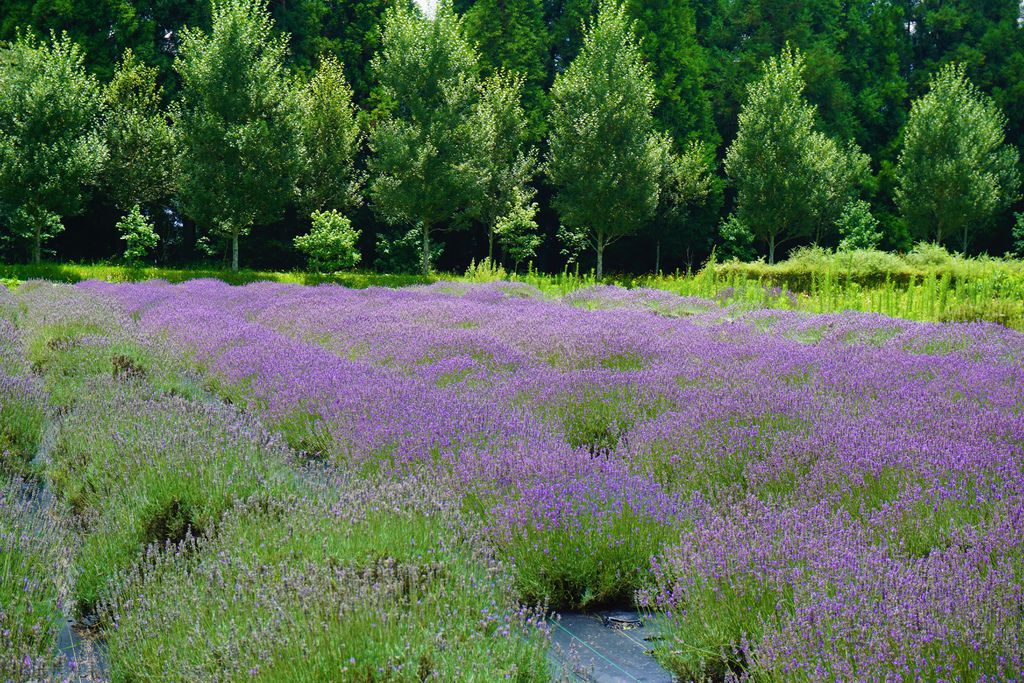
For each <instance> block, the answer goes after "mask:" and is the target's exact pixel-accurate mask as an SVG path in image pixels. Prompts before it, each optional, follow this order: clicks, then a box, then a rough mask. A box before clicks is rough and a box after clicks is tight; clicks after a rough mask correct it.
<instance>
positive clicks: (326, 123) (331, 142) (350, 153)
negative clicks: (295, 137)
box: [298, 56, 362, 212]
mask: <svg viewBox="0 0 1024 683" xmlns="http://www.w3.org/2000/svg"><path fill="white" fill-rule="evenodd" d="M300 111H301V119H300V120H301V131H302V170H301V174H300V176H299V184H298V185H299V186H298V189H299V198H300V203H301V204H302V206H303V208H305V210H306V211H309V212H312V211H325V210H327V209H345V208H347V207H350V206H354V205H356V204H358V203H359V199H360V198H359V191H360V186H361V183H362V179H361V178H360V177H359V176H358V175H357V174H356V172H355V158H356V154H357V153H358V151H359V146H360V143H361V139H362V135H361V133H360V131H359V122H358V121H357V120H356V109H355V106H354V105H353V104H352V89H351V88H350V87H349V85H348V82H347V81H346V80H345V73H344V69H343V67H342V65H341V63H340V62H338V60H337V59H335V58H333V57H331V56H325V57H324V58H323V59H322V60H321V62H320V66H319V68H317V71H316V74H315V75H314V76H313V78H312V79H311V80H310V82H309V84H308V85H307V86H306V87H305V88H304V89H303V91H302V95H301V97H300Z"/></svg>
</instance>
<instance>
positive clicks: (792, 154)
mask: <svg viewBox="0 0 1024 683" xmlns="http://www.w3.org/2000/svg"><path fill="white" fill-rule="evenodd" d="M803 69H804V60H803V57H802V56H801V55H800V53H799V52H797V51H794V50H792V49H790V48H789V46H787V47H786V48H785V49H784V50H783V51H782V54H781V55H780V56H778V57H772V58H770V59H769V60H768V61H767V62H766V63H765V65H764V70H763V74H762V77H761V79H760V80H758V81H756V82H755V83H753V84H751V86H750V87H749V88H748V95H747V102H746V104H744V105H743V111H742V112H740V121H739V130H738V132H737V135H736V139H735V140H734V141H733V143H732V145H730V147H729V150H728V152H727V153H726V156H725V169H726V172H727V173H728V174H729V178H730V179H731V181H732V183H733V185H734V186H735V187H736V191H737V197H736V218H737V220H738V222H739V224H741V225H743V226H745V227H746V228H747V229H749V230H750V231H751V232H752V233H753V234H754V236H755V237H757V238H758V239H761V240H764V242H766V243H767V246H768V260H769V262H770V263H774V261H775V249H776V247H777V246H779V245H780V244H782V243H785V242H787V241H790V240H794V239H799V238H811V237H817V236H819V235H820V234H821V233H822V232H823V231H824V230H825V229H827V228H828V227H830V226H832V225H834V224H835V221H836V220H837V219H838V217H839V216H840V215H841V213H842V210H843V208H844V207H845V206H846V205H847V204H848V203H849V202H850V200H851V199H853V198H855V197H856V194H857V188H858V183H859V182H860V181H862V180H863V178H864V176H865V175H866V174H867V172H868V162H867V159H866V157H865V156H864V155H863V154H861V153H860V151H859V150H858V149H857V148H856V147H855V146H853V145H851V146H850V147H848V148H843V147H841V146H839V145H838V144H837V143H836V142H835V141H834V140H832V139H831V138H829V137H828V136H826V135H825V134H823V133H821V132H820V131H817V130H815V109H814V107H813V106H812V105H811V104H809V103H808V102H807V101H806V100H805V99H804V96H803V90H804V81H803Z"/></svg>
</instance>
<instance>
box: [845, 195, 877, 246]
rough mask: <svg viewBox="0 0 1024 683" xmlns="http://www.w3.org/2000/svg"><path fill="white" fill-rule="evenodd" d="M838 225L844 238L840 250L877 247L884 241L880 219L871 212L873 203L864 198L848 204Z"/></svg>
mask: <svg viewBox="0 0 1024 683" xmlns="http://www.w3.org/2000/svg"><path fill="white" fill-rule="evenodd" d="M836 225H837V227H838V228H839V236H840V237H841V238H842V240H841V241H840V242H839V250H840V251H853V250H855V249H875V248H877V247H878V244H879V243H880V242H881V241H882V231H881V230H879V227H878V219H877V218H875V216H874V214H872V213H871V205H870V204H869V203H868V202H866V201H864V200H863V199H858V200H856V201H853V202H850V203H849V204H847V205H846V208H845V209H843V213H842V215H841V216H839V221H838V222H837V224H836Z"/></svg>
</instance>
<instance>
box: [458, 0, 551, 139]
mask: <svg viewBox="0 0 1024 683" xmlns="http://www.w3.org/2000/svg"><path fill="white" fill-rule="evenodd" d="M544 5H545V2H544V0H479V2H474V3H472V6H471V7H469V8H468V9H467V10H466V11H465V19H466V22H465V31H466V36H467V37H468V38H469V39H470V40H471V41H473V42H474V43H476V44H477V46H478V47H477V49H478V50H479V51H480V66H481V71H482V73H483V75H484V76H486V77H491V76H493V75H496V74H498V73H499V72H505V73H506V74H515V75H516V76H518V77H519V78H520V79H522V83H521V89H522V108H523V113H522V114H521V115H522V116H524V117H525V119H526V121H525V125H526V129H525V133H526V137H527V139H529V140H530V141H532V142H538V141H540V140H541V139H542V138H543V137H544V133H545V131H546V130H547V119H546V114H547V108H548V104H547V93H546V86H547V84H548V61H549V56H548V44H549V41H550V35H549V32H548V26H547V24H546V22H545V17H544Z"/></svg>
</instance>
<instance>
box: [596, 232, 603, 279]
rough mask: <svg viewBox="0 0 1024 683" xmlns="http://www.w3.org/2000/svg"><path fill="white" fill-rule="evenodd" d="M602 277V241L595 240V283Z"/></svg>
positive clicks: (599, 239)
mask: <svg viewBox="0 0 1024 683" xmlns="http://www.w3.org/2000/svg"><path fill="white" fill-rule="evenodd" d="M603 277H604V240H603V239H601V238H600V237H598V238H597V281H598V282H600V281H601V279H602V278H603Z"/></svg>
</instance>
